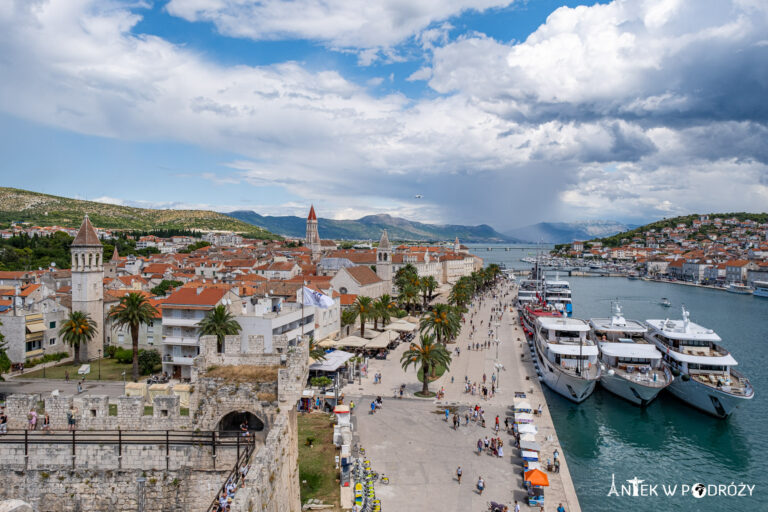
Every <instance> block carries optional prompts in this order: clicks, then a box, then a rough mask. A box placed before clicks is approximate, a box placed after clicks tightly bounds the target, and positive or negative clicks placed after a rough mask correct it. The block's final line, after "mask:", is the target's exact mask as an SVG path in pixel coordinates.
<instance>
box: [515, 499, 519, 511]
mask: <svg viewBox="0 0 768 512" xmlns="http://www.w3.org/2000/svg"><path fill="white" fill-rule="evenodd" d="M515 512H520V504H519V503H518V502H517V500H515Z"/></svg>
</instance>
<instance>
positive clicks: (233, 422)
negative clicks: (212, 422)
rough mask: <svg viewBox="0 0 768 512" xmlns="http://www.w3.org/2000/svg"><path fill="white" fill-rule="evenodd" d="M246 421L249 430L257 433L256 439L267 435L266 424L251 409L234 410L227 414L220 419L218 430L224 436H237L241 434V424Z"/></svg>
mask: <svg viewBox="0 0 768 512" xmlns="http://www.w3.org/2000/svg"><path fill="white" fill-rule="evenodd" d="M243 422H245V423H246V424H247V425H248V430H249V431H250V432H251V433H252V434H255V436H256V439H262V440H263V439H264V438H266V436H267V432H266V426H265V425H264V422H263V421H261V419H259V417H258V416H256V415H255V414H253V413H252V412H250V411H232V412H230V413H227V414H225V415H224V416H223V417H222V418H221V419H220V420H219V425H218V428H217V430H218V431H219V433H220V434H221V435H223V436H226V435H231V436H236V435H239V434H240V425H242V423H243Z"/></svg>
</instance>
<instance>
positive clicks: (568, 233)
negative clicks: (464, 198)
mask: <svg viewBox="0 0 768 512" xmlns="http://www.w3.org/2000/svg"><path fill="white" fill-rule="evenodd" d="M635 227H637V226H636V225H631V224H622V223H621V222H616V221H612V220H588V221H580V222H539V223H538V224H532V225H530V226H525V227H522V228H517V229H513V230H511V231H508V232H507V233H506V235H508V236H510V237H513V238H518V239H521V240H526V241H528V242H544V243H550V244H563V243H570V242H573V241H574V240H591V239H593V238H596V237H605V236H611V235H614V234H616V233H621V232H623V231H627V230H629V229H633V228H635Z"/></svg>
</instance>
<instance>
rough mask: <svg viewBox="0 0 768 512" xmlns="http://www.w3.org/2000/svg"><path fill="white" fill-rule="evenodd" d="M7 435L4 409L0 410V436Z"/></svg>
mask: <svg viewBox="0 0 768 512" xmlns="http://www.w3.org/2000/svg"><path fill="white" fill-rule="evenodd" d="M7 433H8V416H6V415H5V407H2V408H0V434H7Z"/></svg>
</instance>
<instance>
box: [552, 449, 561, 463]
mask: <svg viewBox="0 0 768 512" xmlns="http://www.w3.org/2000/svg"><path fill="white" fill-rule="evenodd" d="M558 455H560V454H559V453H558V452H557V448H555V451H554V452H553V453H552V457H554V459H555V460H557V456H558Z"/></svg>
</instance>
